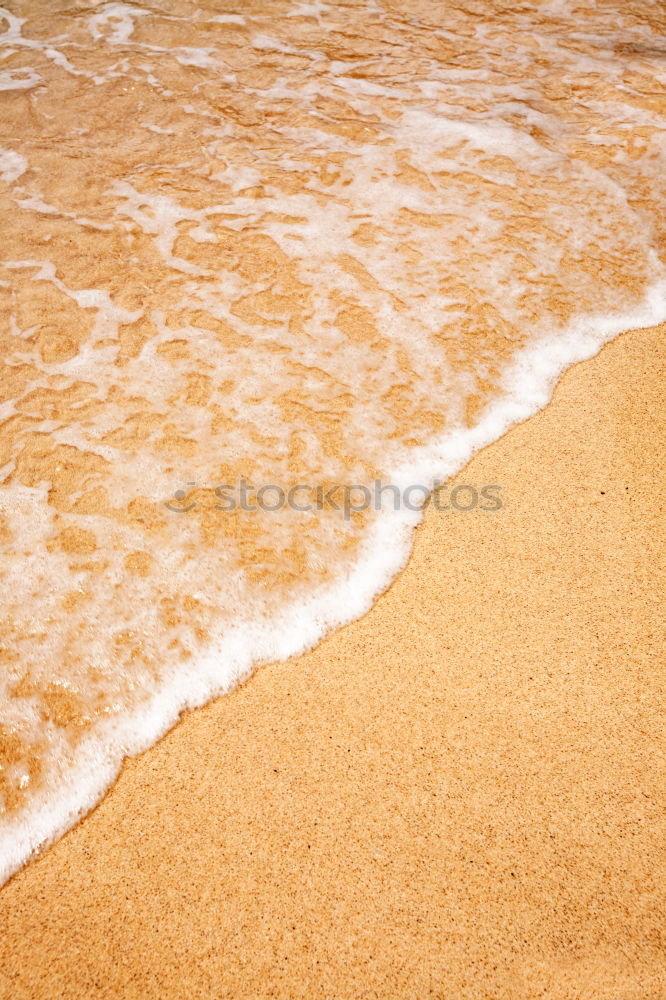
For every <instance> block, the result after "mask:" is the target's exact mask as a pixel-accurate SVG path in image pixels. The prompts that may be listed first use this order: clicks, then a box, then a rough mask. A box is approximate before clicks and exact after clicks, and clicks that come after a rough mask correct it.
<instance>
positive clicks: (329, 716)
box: [0, 326, 666, 1000]
mask: <svg viewBox="0 0 666 1000" xmlns="http://www.w3.org/2000/svg"><path fill="white" fill-rule="evenodd" d="M665 333H666V330H665V328H664V327H663V326H662V327H658V328H652V329H647V330H639V331H633V332H629V333H627V334H625V335H623V336H621V337H619V338H618V339H616V340H615V341H613V342H612V343H610V344H609V345H608V346H606V347H604V348H603V349H602V350H601V353H600V354H599V355H598V356H597V357H595V358H593V359H591V360H589V361H585V362H582V363H581V364H579V365H577V366H575V367H574V368H573V369H571V370H569V371H568V372H567V373H566V374H565V375H564V376H563V378H562V379H561V381H560V382H559V384H558V385H557V387H556V389H555V393H554V397H553V400H552V402H551V403H550V404H549V405H548V406H547V407H546V408H545V409H544V410H542V411H541V412H540V413H538V414H537V415H535V416H534V417H532V418H531V419H530V420H528V421H527V422H525V423H523V424H521V425H519V426H517V427H515V428H513V429H512V430H511V431H510V432H509V433H508V434H506V435H505V436H503V437H502V438H501V439H500V440H499V441H497V442H496V443H494V444H492V445H491V446H490V447H488V448H486V449H485V450H483V451H482V452H480V453H479V454H477V455H476V457H475V458H474V459H473V460H472V462H471V463H470V464H469V465H467V466H466V468H464V469H463V470H462V471H461V472H460V473H459V474H458V476H457V479H456V482H457V483H459V484H465V485H472V486H474V487H475V488H480V486H481V485H483V484H499V486H500V487H501V493H500V495H501V497H502V508H501V509H500V510H497V511H483V510H481V509H479V508H475V509H473V510H470V511H467V512H466V511H455V510H449V511H445V510H442V511H437V510H435V509H434V507H431V508H429V509H428V511H427V512H426V515H425V517H424V520H423V522H422V524H421V525H420V526H419V528H418V529H417V532H416V541H415V546H414V550H413V553H412V556H411V558H410V561H409V564H408V566H407V568H406V569H405V570H404V571H403V572H402V573H401V574H400V575H399V576H398V577H397V579H395V581H394V582H393V583H392V585H391V586H390V587H389V588H388V590H387V591H386V593H385V594H384V595H383V596H382V597H381V598H380V599H379V600H378V601H377V603H376V604H375V606H374V607H373V608H372V609H371V610H370V611H369V613H367V614H366V615H365V616H364V617H363V618H361V619H360V620H358V621H356V622H354V623H352V624H350V625H347V626H346V627H344V628H342V629H340V630H338V631H336V632H334V633H333V634H332V635H330V636H328V637H327V638H326V639H325V640H324V641H323V642H322V643H321V644H320V645H319V646H317V647H316V648H315V649H313V650H312V651H310V652H308V653H306V654H305V655H303V656H300V657H296V658H292V659H290V660H288V661H287V662H283V663H275V664H271V665H268V666H265V667H263V668H262V669H260V670H259V671H258V672H257V673H256V674H255V675H254V676H253V677H252V678H251V679H250V680H249V681H248V682H247V683H245V684H244V685H243V686H242V687H241V688H240V689H238V690H236V691H235V692H233V693H232V694H230V695H228V696H225V697H222V698H220V699H218V700H215V701H213V702H212V703H210V704H209V705H208V706H206V707H205V708H203V709H200V710H197V711H195V712H192V713H190V714H187V715H185V716H184V717H183V719H182V721H181V722H180V723H179V724H178V725H177V726H176V727H175V728H174V729H173V730H172V731H171V732H170V733H169V734H168V735H167V736H165V737H164V738H163V739H162V740H161V741H160V742H159V743H158V744H157V745H156V746H155V747H153V748H152V749H150V750H149V751H147V752H146V753H144V754H143V755H142V756H141V757H139V758H138V759H134V760H129V761H126V763H125V764H124V766H123V769H122V773H121V775H120V777H119V779H118V781H117V782H116V784H115V785H114V786H113V787H112V788H111V790H110V791H109V793H108V794H107V795H106V797H105V798H104V799H103V801H102V802H101V804H100V805H99V806H98V807H97V808H96V809H95V810H94V811H93V812H92V813H91V814H90V815H89V816H88V817H87V818H86V819H85V820H84V821H83V822H81V823H80V824H79V825H78V826H76V827H75V828H74V829H73V830H71V831H70V832H69V833H68V834H66V835H65V836H64V837H63V839H62V840H60V841H59V842H58V843H56V844H55V846H53V847H52V848H50V849H49V850H48V851H47V852H46V853H45V854H43V856H41V857H40V858H38V859H37V860H36V861H33V862H32V863H30V864H29V865H28V866H27V867H26V868H24V869H23V870H22V871H20V872H19V873H18V874H16V875H15V876H14V877H13V878H12V879H11V880H10V881H9V882H8V883H7V884H6V885H5V887H4V888H3V889H2V890H1V891H0V970H1V971H0V995H1V996H2V997H3V998H4V997H6V998H8V1000H9V998H11V1000H23V998H31V1000H42V998H44V1000H46V998H56V997H67V1000H77V998H84V997H93V996H94V997H114V998H115V997H123V998H131V997H143V998H152V997H155V998H169V1000H179V998H183V1000H185V998H188V1000H192V998H197V997H206V998H209V997H215V998H230V1000H231V998H233V1000H244V998H248V1000H249V998H252V1000H263V998H268V997H273V998H276V997H277V998H289V1000H295V998H300V997H303V998H308V1000H318V998H321V1000H324V998H326V1000H361V998H382V1000H384V998H386V1000H395V998H398V997H399V998H401V1000H412V998H413V1000H417V998H418V1000H422V998H425V997H436V998H442V1000H444V998H446V1000H449V998H451V1000H453V998H455V1000H460V998H470V1000H484V998H488V1000H490V998H492V1000H500V998H511V1000H518V998H520V1000H532V998H534V1000H536V998H547V1000H578V998H583V997H584V998H586V1000H620V998H621V1000H658V998H661V997H663V996H664V995H665V992H666V962H665V960H664V950H663V928H664V918H665V916H666V894H665V890H664V886H665V885H666V880H665V878H664V876H665V875H666V872H665V870H664V869H665V863H664V862H665V858H664V849H663V845H664V834H665V833H666V829H665V825H664V811H663V806H664V803H663V763H664V760H663V758H664V742H663V715H662V714H661V713H662V711H663V694H664V682H665V673H664V667H665V664H664V624H663V623H664V610H665V603H666V602H665V592H666V588H665V587H664V540H665V539H664V534H665V529H664V520H663V516H664V496H663V486H664V480H665V469H664V462H665V458H664V456H665V454H666V447H665V446H666V410H665V408H664V400H663V391H664V388H663V387H664V377H665V375H666V347H665V345H664V334H665Z"/></svg>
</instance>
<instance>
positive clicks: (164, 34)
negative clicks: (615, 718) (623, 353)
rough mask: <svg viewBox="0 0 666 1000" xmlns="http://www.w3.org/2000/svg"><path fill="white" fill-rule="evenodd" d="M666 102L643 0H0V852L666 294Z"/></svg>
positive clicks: (365, 582)
mask: <svg viewBox="0 0 666 1000" xmlns="http://www.w3.org/2000/svg"><path fill="white" fill-rule="evenodd" d="M665 125H666V14H665V13H664V12H663V10H660V9H659V5H657V4H652V5H649V4H645V3H644V2H641V3H639V2H622V0H612V2H609V3H601V4H600V3H595V4H593V3H583V4H576V3H567V2H564V0H561V2H560V0H553V2H544V3H536V4H529V5H524V6H520V5H516V6H508V5H505V4H503V3H499V2H480V0H475V2H464V3H460V4H456V6H455V7H453V6H450V5H447V4H443V3H441V2H434V0H401V2H400V3H398V2H397V0H367V2H366V0H357V2H356V0H355V2H342V3H335V4H333V3H331V4H329V3H324V2H320V0H315V2H312V3H307V2H304V3H290V2H277V0H275V2H271V0H255V2H249V3H244V4H242V5H241V4H237V5H233V4H231V3H228V2H212V0H210V2H198V3H190V2H185V0H161V2H156V3H153V4H151V5H149V6H143V5H140V4H135V3H131V4H130V3H94V2H90V0H89V2H87V3H83V2H80V3H79V2H73V3H67V4H65V3H59V2H55V3H54V2H49V3H47V2H45V0H16V2H13V3H10V4H8V5H7V6H5V7H4V8H0V200H1V203H2V205H1V207H2V242H1V246H0V318H1V323H2V326H1V328H0V336H1V338H2V359H1V363H0V390H1V395H0V482H1V489H0V543H1V549H0V573H1V575H2V589H3V602H4V608H3V612H4V613H3V616H2V626H1V632H0V656H1V661H0V882H1V881H3V880H5V879H6V878H8V877H9V876H10V875H11V874H12V873H13V872H14V871H15V870H16V869H17V868H18V867H20V866H21V865H22V864H23V863H24V862H25V861H26V860H27V859H28V858H29V857H30V855H31V854H32V853H34V851H35V850H36V849H38V848H39V847H41V846H42V845H44V844H45V843H48V842H50V841H52V840H53V839H54V838H55V837H57V836H59V835H60V834H61V833H62V832H64V831H65V830H66V829H67V828H68V827H69V826H71V825H72V824H73V823H74V822H75V821H76V820H77V818H79V817H80V816H81V815H83V814H84V813H85V812H86V811H87V810H88V809H90V808H91V807H92V806H93V805H94V803H95V802H96V801H98V799H99V797H100V796H101V795H102V794H103V793H104V791H105V790H106V789H107V788H108V787H109V785H110V783H111V782H112V781H113V779H114V777H115V775H116V774H117V772H118V769H119V767H120V764H121V762H122V759H123V757H124V756H125V755H127V754H128V753H136V752H139V751H140V750H142V749H144V748H145V747H147V746H148V745H150V744H151V743H152V742H154V741H155V739H157V738H158V737H159V736H160V735H161V734H162V733H163V732H164V731H165V730H166V729H167V728H168V727H169V726H170V725H172V724H173V723H174V721H175V720H176V719H177V717H178V714H179V712H180V711H182V710H183V709H184V708H186V707H192V706H195V705H199V704H202V703H203V702H205V701H206V700H207V699H208V698H210V697H212V696H213V695H214V694H216V693H221V692H224V691H227V690H230V689H231V688H233V687H234V686H235V685H236V684H237V683H238V682H239V681H240V680H241V679H242V678H244V677H246V676H247V675H248V674H249V672H250V671H251V669H252V668H253V667H254V666H256V665H257V664H258V663H260V662H265V661H267V660H270V659H277V658H281V657H286V656H289V655H291V654H293V653H296V652H299V651H301V650H302V649H304V648H306V647H308V646H310V645H312V644H313V643H315V642H316V641H317V640H318V639H319V638H320V637H321V636H322V635H323V634H324V633H325V632H326V631H327V630H329V629H330V628H332V627H335V626H336V625H339V624H341V623H343V622H346V621H350V620H351V619H353V618H354V617H357V616H359V615H360V614H362V613H364V611H366V610H367V608H368V607H369V606H370V604H371V602H372V600H373V599H374V598H375V597H376V596H377V594H378V593H380V592H381V590H382V589H384V588H385V587H386V586H387V585H388V584H389V583H390V581H391V579H392V578H393V576H394V575H395V573H396V572H397V571H398V570H399V569H400V568H401V566H403V565H404V562H405V560H406V558H407V556H408V554H409V549H410V545H411V538H412V534H413V529H414V526H415V525H416V523H417V522H418V519H419V516H420V514H419V511H418V510H414V509H412V508H413V507H414V506H416V505H415V504H411V505H409V506H407V505H405V504H404V503H403V504H401V505H400V507H399V509H397V510H395V509H394V507H393V503H392V500H391V497H392V494H390V493H389V494H388V502H387V503H385V505H384V507H383V509H382V510H376V509H374V507H373V505H370V506H365V508H364V509H351V508H353V507H357V508H361V507H363V506H364V505H363V503H362V502H360V501H362V500H363V498H364V497H365V496H366V494H365V493H364V491H363V489H362V487H366V488H370V487H372V484H374V483H376V482H377V481H378V480H379V481H380V482H381V483H383V484H387V483H393V484H396V485H397V487H398V488H399V489H400V490H404V489H405V488H407V487H409V486H410V485H414V484H421V485H422V486H423V487H424V488H425V487H428V488H429V487H431V486H432V484H433V482H434V481H436V480H445V479H446V477H447V476H450V475H452V474H453V473H454V472H456V471H458V470H459V469H460V468H461V467H462V466H463V465H464V464H465V462H466V461H467V460H468V459H469V457H470V456H471V455H472V454H473V452H474V451H475V450H477V449H478V448H479V447H482V446H483V445H485V444H487V443H489V442H491V441H492V440H494V439H496V438H497V437H498V436H500V435H501V434H502V433H503V432H504V431H505V430H506V428H507V427H509V426H510V425H511V424H513V423H515V422H516V421H518V420H522V419H525V418H526V417H528V416H529V415H530V414H531V413H533V412H535V411H536V410H537V409H539V408H540V407H541V406H543V405H545V403H546V402H547V401H548V398H549V395H550V392H551V391H552V386H553V383H554V380H555V379H556V378H557V376H558V375H559V374H560V373H561V372H562V371H563V370H564V369H565V368H566V367H567V366H568V365H570V364H572V363H573V362H575V361H577V360H580V359H582V358H585V357H589V356H591V355H592V354H594V353H595V352H596V351H597V350H598V349H599V347H600V346H601V345H602V344H603V343H604V342H605V341H607V340H608V339H609V338H611V337H613V336H615V335H617V334H618V333H620V332H622V331H623V330H626V329H628V328H630V327H635V326H648V325H652V324H653V323H656V322H659V321H662V320H664V319H666V133H665ZM243 482H244V483H245V484H246V488H249V486H250V485H251V486H252V487H253V488H254V490H255V493H254V494H252V496H251V499H250V504H251V505H256V489H257V488H259V487H261V486H266V487H269V486H270V487H272V489H271V490H266V491H265V493H264V494H263V508H265V509H261V508H260V509H257V510H244V509H241V507H240V503H239V488H240V485H241V484H242V483H243ZM350 484H357V489H356V490H355V492H354V493H349V492H348V493H347V494H345V489H344V488H345V486H349V485H350ZM223 487H224V488H223ZM295 487H298V491H297V492H292V494H291V496H292V499H293V501H294V502H292V503H291V504H287V503H286V502H285V503H283V504H282V505H281V506H280V509H275V510H273V509H268V508H271V507H276V506H277V505H278V503H279V499H280V496H281V494H280V491H282V496H284V497H286V496H287V495H288V494H289V491H290V490H292V491H293V490H294V488H295ZM336 487H338V493H337V494H336V493H335V492H333V493H331V491H332V490H333V491H334V490H335V488H336ZM340 490H341V492H340ZM423 492H424V490H421V494H420V495H421V496H423ZM345 495H346V496H347V497H348V500H349V502H348V504H347V509H345V507H344V497H345ZM322 498H323V502H322ZM232 504H233V509H232ZM299 508H300V509H299ZM452 530H453V528H452Z"/></svg>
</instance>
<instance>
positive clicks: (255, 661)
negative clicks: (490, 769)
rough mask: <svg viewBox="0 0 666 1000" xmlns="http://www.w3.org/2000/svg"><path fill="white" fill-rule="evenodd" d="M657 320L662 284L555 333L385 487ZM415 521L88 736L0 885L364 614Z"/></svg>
mask: <svg viewBox="0 0 666 1000" xmlns="http://www.w3.org/2000/svg"><path fill="white" fill-rule="evenodd" d="M664 321H666V281H662V282H659V283H658V284H654V285H653V286H652V287H651V288H650V289H649V291H648V293H647V295H646V298H645V300H644V303H643V304H642V305H641V306H640V307H638V308H636V309H635V310H633V311H631V312H628V313H625V314H623V315H622V316H603V315H596V316H593V315H591V316H588V317H581V318H580V319H578V320H577V321H576V322H575V323H573V324H572V326H571V327H570V328H569V329H568V330H567V331H566V332H564V333H560V334H553V335H552V336H549V337H544V338H542V339H540V340H539V341H538V342H536V343H534V344H532V345H530V346H528V347H527V348H525V349H523V350H522V351H520V352H519V353H518V355H517V356H516V358H515V359H514V361H513V362H512V364H511V365H510V367H509V368H507V370H506V372H505V375H504V377H503V380H502V387H503V389H504V390H505V395H503V396H501V397H500V398H499V399H498V400H497V401H495V402H494V403H493V404H492V405H491V406H489V407H488V408H487V410H486V411H485V412H484V413H483V414H482V416H481V419H480V422H479V423H478V424H477V425H476V426H475V427H473V428H469V429H461V430H458V431H454V432H453V433H448V434H445V435H443V436H442V437H441V438H440V439H439V440H438V441H436V442H434V443H433V444H432V445H430V446H428V447H427V448H423V449H420V450H419V452H418V453H417V455H416V456H415V459H414V461H410V462H409V463H408V464H405V465H403V466H401V468H399V469H397V470H396V474H395V475H394V476H393V477H391V482H393V483H395V484H396V485H398V486H400V485H401V484H406V485H411V484H413V483H416V482H420V483H423V484H424V485H428V486H431V485H432V484H433V483H434V482H435V480H437V481H442V480H446V479H447V478H451V476H453V475H455V474H456V473H457V472H460V470H461V469H462V468H463V467H464V466H465V465H466V464H467V463H468V462H469V461H470V459H471V458H472V456H473V455H474V454H476V452H478V451H479V450H480V449H481V448H484V447H486V446H487V445H489V444H491V443H493V442H494V441H497V440H498V439H499V438H500V437H501V436H502V435H503V434H504V433H506V431H507V430H509V429H510V428H511V427H513V426H515V425H516V424H518V423H520V422H522V421H524V420H526V419H528V418H529V417H531V416H533V415H534V414H535V413H537V412H538V411H539V410H541V409H543V407H544V406H546V404H547V403H548V402H549V400H550V398H551V395H552V391H553V388H554V386H555V383H556V381H557V379H558V378H559V377H560V376H561V375H562V373H563V372H564V371H565V370H566V369H567V368H569V367H570V366H571V365H573V364H576V363H578V362H580V361H585V360H587V359H589V358H591V357H593V356H594V355H595V354H597V353H598V351H599V350H601V348H602V347H603V346H604V345H605V344H606V343H608V342H609V341H610V340H612V339H613V338H614V337H616V336H618V335H619V334H621V333H624V332H626V331H628V330H636V329H645V328H649V327H653V326H656V325H658V324H659V323H663V322H664ZM421 518H422V512H421V511H408V510H400V511H392V510H391V511H384V512H382V514H381V515H380V516H379V517H378V518H377V520H376V521H375V523H374V524H373V527H372V529H371V531H370V532H369V535H368V538H367V539H366V541H365V543H364V545H363V548H362V552H361V555H360V557H359V559H358V561H357V563H356V564H355V566H354V568H353V570H352V571H351V572H350V573H349V574H348V575H347V576H346V577H345V578H344V579H341V580H338V581H337V582H336V583H335V584H334V585H332V586H330V587H328V588H326V589H324V590H322V591H320V592H318V593H316V594H315V595H313V597H312V598H311V599H310V600H308V601H299V602H298V603H297V604H296V603H294V604H292V605H290V606H288V607H286V608H285V609H284V610H283V612H282V613H281V614H280V615H279V616H276V617H275V618H274V619H272V620H271V621H268V622H267V621H263V622H257V623H254V624H247V623H246V624H243V625H239V626H234V627H232V628H231V629H229V630H228V631H227V632H226V634H225V635H224V636H223V637H220V638H219V639H218V641H217V642H216V643H215V645H214V647H212V648H211V647H209V648H208V649H207V650H206V652H205V653H204V654H203V655H202V656H200V657H198V658H197V659H196V665H195V666H194V667H193V666H192V665H191V664H188V665H187V667H183V668H180V669H178V671H177V672H175V673H174V676H173V677H171V678H170V679H169V680H168V681H167V682H166V683H165V684H164V686H163V687H162V688H161V689H160V690H158V691H156V692H155V693H154V694H153V695H151V696H150V698H149V699H148V701H147V703H146V704H144V705H142V706H140V708H139V709H138V710H137V711H136V712H134V713H133V714H132V715H130V716H129V717H127V718H125V719H122V718H113V719H111V718H110V719H109V720H108V722H107V723H106V724H104V725H103V726H102V727H101V728H98V729H97V730H96V733H95V736H94V737H91V738H90V739H88V740H86V741H83V742H82V743H81V744H79V746H78V747H77V749H76V757H77V763H76V764H75V766H73V767H72V768H71V769H69V770H68V771H67V774H66V779H65V781H64V783H63V784H60V785H59V787H58V788H57V789H55V790H54V791H55V794H56V801H55V802H52V801H50V799H49V789H48V788H45V789H44V790H43V791H42V792H41V793H40V795H39V796H38V797H37V798H36V799H35V800H34V801H33V803H32V804H31V807H30V809H29V814H28V816H27V817H24V816H19V817H18V818H17V819H16V820H14V821H12V822H10V823H9V824H8V825H7V826H6V827H5V828H4V829H3V830H2V831H1V832H0V885H2V884H3V883H4V882H6V881H7V879H8V878H10V877H11V876H12V875H13V874H15V873H16V872H17V871H18V870H20V869H21V868H22V867H23V866H24V865H25V864H26V863H27V862H28V861H29V860H30V859H31V857H33V856H34V855H35V854H37V852H39V851H41V850H43V849H44V848H46V847H48V846H49V845H51V844H53V843H54V842H55V841H56V840H58V839H59V838H60V837H62V836H63V834H65V833H66V832H67V831H68V830H70V829H71V828H72V827H73V826H74V825H75V824H76V823H77V822H78V821H79V820H80V819H81V818H83V816H84V815H85V814H86V813H88V812H90V810H91V809H93V808H94V807H95V806H96V805H97V804H98V803H99V802H100V800H101V799H102V798H103V796H104V794H105V793H106V792H107V791H108V789H109V788H110V786H111V785H112V783H113V782H114V780H115V779H116V777H117V775H118V773H119V772H120V769H121V766H122V763H123V760H124V759H125V757H133V756H137V755H138V754H140V753H143V752H144V751H145V750H147V749H148V748H149V747H151V746H153V745H154V744H155V743H156V742H157V741H158V740H159V739H160V738H161V737H162V736H164V735H165V734H166V733H167V732H168V731H169V730H170V729H171V728H172V727H173V726H174V725H175V724H176V722H177V721H178V719H179V717H180V715H181V714H182V713H183V712H184V711H186V710H189V709H193V708H197V707H200V706H201V705H204V704H205V703H206V702H208V701H210V700H211V699H212V698H214V697H217V696H219V695H222V694H227V693H228V692H230V691H231V690H233V689H234V688H236V687H237V686H238V685H239V684H240V683H242V681H243V680H245V679H246V678H247V677H249V676H250V674H251V673H252V672H253V670H255V669H256V668H258V667H259V666H260V665H262V664H265V663H268V662H275V661H280V660H285V659H287V658H289V657H291V656H295V655H298V654H301V653H303V652H305V651H306V650H308V649H311V648H312V647H314V646H315V645H316V644H317V643H318V642H319V641H320V640H321V639H322V638H323V637H324V636H325V635H326V634H327V633H329V632H331V631H332V630H333V629H335V628H339V627H340V626H342V625H346V624H348V623H350V622H352V621H354V620H356V619H358V618H360V617H361V616H362V615H364V614H365V613H366V612H367V611H369V609H370V608H371V607H372V605H373V603H374V602H375V600H376V599H377V597H378V596H379V595H380V594H381V593H382V592H384V591H385V590H386V589H387V588H388V586H389V585H390V584H391V582H392V581H393V580H394V579H395V577H396V575H397V574H398V573H399V572H400V570H401V569H403V568H404V567H405V565H406V564H407V561H408V559H409V556H410V554H411V550H412V544H413V537H414V529H415V528H416V526H417V524H418V523H419V521H420V520H421ZM222 739H223V737H222Z"/></svg>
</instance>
